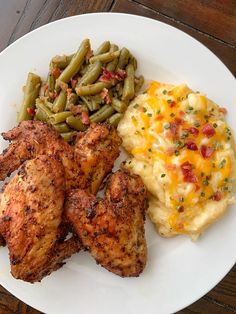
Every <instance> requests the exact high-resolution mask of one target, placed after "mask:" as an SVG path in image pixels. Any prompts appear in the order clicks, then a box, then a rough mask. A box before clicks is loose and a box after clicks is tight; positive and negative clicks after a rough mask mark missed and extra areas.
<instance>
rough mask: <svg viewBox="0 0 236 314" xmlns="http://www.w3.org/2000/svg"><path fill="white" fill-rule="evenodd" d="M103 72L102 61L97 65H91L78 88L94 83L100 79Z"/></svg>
mask: <svg viewBox="0 0 236 314" xmlns="http://www.w3.org/2000/svg"><path fill="white" fill-rule="evenodd" d="M101 72H102V63H101V62H100V61H96V62H95V63H93V64H91V65H90V67H89V68H88V71H87V72H85V74H84V75H83V76H82V77H81V79H80V80H79V81H78V84H77V87H78V86H82V85H88V84H92V83H94V82H95V81H96V80H97V79H98V77H99V75H100V74H101Z"/></svg>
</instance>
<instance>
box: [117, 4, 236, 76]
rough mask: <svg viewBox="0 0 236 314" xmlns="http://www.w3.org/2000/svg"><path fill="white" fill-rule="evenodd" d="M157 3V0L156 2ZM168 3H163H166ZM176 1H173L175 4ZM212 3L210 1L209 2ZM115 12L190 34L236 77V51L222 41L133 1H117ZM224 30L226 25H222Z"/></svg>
mask: <svg viewBox="0 0 236 314" xmlns="http://www.w3.org/2000/svg"><path fill="white" fill-rule="evenodd" d="M155 1H156V0H155ZM165 2H166V1H163V3H165ZM174 2H175V1H173V3H174ZM207 2H210V1H207ZM112 11H114V12H126V13H132V14H137V15H143V16H147V17H150V18H153V19H156V20H159V21H161V22H165V23H167V24H170V25H172V26H174V27H176V28H179V29H181V30H182V31H184V32H186V33H188V34H189V35H191V36H193V37H195V38H196V39H197V40H199V41H200V42H202V43H203V44H204V45H205V46H207V47H208V48H209V49H211V50H212V51H213V52H214V53H215V54H216V55H217V56H218V57H219V58H220V59H221V60H222V61H223V62H224V64H225V65H226V66H227V67H228V68H229V69H230V71H231V72H232V73H233V74H234V76H236V62H235V61H236V49H235V48H234V47H231V46H229V45H226V44H222V43H221V42H220V41H218V40H215V39H214V38H213V37H211V36H209V35H207V34H204V33H201V32H198V31H197V30H195V29H193V28H192V27H189V26H187V25H186V24H183V23H182V22H181V21H175V20H173V19H172V18H169V17H167V16H164V15H163V14H160V13H159V12H157V11H154V10H153V9H150V8H147V7H145V6H143V5H141V4H138V3H137V2H136V1H135V2H134V1H131V0H119V1H116V2H115V3H114V5H113V7H112ZM222 28H224V25H222Z"/></svg>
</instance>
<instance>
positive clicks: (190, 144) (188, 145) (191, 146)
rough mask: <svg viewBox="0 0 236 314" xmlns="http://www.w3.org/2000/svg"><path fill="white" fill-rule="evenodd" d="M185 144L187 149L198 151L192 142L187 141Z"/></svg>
mask: <svg viewBox="0 0 236 314" xmlns="http://www.w3.org/2000/svg"><path fill="white" fill-rule="evenodd" d="M185 144H186V146H187V149H190V150H198V148H197V145H196V143H195V142H194V141H187V142H186V143H185Z"/></svg>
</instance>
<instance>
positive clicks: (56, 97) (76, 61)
mask: <svg viewBox="0 0 236 314" xmlns="http://www.w3.org/2000/svg"><path fill="white" fill-rule="evenodd" d="M136 69H137V60H136V59H135V58H134V56H133V55H132V54H131V53H130V52H129V50H128V49H127V48H122V49H120V50H119V47H118V46H117V45H115V44H111V43H110V41H105V42H103V43H102V44H101V45H100V47H99V48H98V49H97V50H96V51H95V52H93V50H92V49H91V45H90V40H89V39H85V40H83V41H82V42H81V44H80V47H79V48H78V50H77V52H75V53H74V54H72V55H69V56H66V55H62V56H55V57H53V58H52V60H51V61H50V65H49V72H48V76H47V79H46V81H43V80H41V78H40V77H39V76H38V75H36V74H34V73H29V74H28V78H27V82H26V86H25V87H24V99H23V102H22V105H21V108H20V112H19V115H18V121H19V122H21V121H24V120H33V119H34V120H39V121H44V122H48V123H50V124H52V125H53V126H54V127H55V128H56V129H57V131H58V132H59V133H61V135H62V137H63V138H64V139H65V140H66V141H69V142H70V141H71V140H72V139H73V138H74V136H75V135H76V134H77V131H85V130H86V129H87V128H88V126H89V125H90V124H91V123H94V122H102V121H107V122H109V123H110V124H112V125H113V126H117V124H118V122H119V121H120V119H121V118H122V116H123V113H124V112H125V110H126V109H127V106H128V105H129V103H130V101H131V100H132V99H133V98H134V97H135V93H137V92H138V91H139V90H140V88H141V86H142V84H143V81H144V79H143V76H142V75H141V76H139V77H136V76H135V71H136Z"/></svg>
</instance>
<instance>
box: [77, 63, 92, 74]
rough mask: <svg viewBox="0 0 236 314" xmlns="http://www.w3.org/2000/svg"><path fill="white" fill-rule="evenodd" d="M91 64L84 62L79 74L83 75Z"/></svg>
mask: <svg viewBox="0 0 236 314" xmlns="http://www.w3.org/2000/svg"><path fill="white" fill-rule="evenodd" d="M89 66H90V64H83V65H82V67H81V69H80V70H79V74H80V75H82V76H83V75H84V74H85V73H86V72H87V71H88V68H89Z"/></svg>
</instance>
